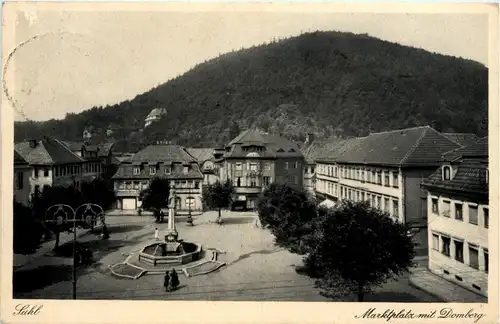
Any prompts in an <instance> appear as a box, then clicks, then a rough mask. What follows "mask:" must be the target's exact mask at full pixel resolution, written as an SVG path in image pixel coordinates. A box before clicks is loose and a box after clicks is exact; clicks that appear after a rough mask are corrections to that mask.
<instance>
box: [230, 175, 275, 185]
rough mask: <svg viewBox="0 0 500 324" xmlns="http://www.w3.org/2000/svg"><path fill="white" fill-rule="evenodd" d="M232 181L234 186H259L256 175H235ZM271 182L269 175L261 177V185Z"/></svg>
mask: <svg viewBox="0 0 500 324" xmlns="http://www.w3.org/2000/svg"><path fill="white" fill-rule="evenodd" d="M235 180H236V181H235V182H234V185H235V187H259V186H260V184H259V178H258V177H257V176H247V177H236V179H235ZM270 184H271V177H268V176H265V177H262V185H263V186H268V185H270Z"/></svg>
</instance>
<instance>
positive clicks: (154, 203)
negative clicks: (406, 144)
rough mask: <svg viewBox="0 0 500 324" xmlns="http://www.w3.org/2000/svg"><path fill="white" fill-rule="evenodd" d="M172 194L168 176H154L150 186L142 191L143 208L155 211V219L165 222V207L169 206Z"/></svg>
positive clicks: (158, 221)
mask: <svg viewBox="0 0 500 324" xmlns="http://www.w3.org/2000/svg"><path fill="white" fill-rule="evenodd" d="M169 196H170V181H169V180H168V179H166V178H154V179H153V180H151V183H150V185H149V187H148V188H146V189H144V190H143V191H142V192H141V193H140V197H141V200H142V206H141V208H143V209H145V210H151V211H153V215H154V217H155V221H156V222H157V223H161V222H163V213H161V210H162V209H163V208H168V198H169Z"/></svg>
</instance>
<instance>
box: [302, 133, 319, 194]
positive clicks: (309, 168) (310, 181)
mask: <svg viewBox="0 0 500 324" xmlns="http://www.w3.org/2000/svg"><path fill="white" fill-rule="evenodd" d="M301 151H302V154H303V155H304V160H305V167H304V175H303V184H304V190H305V191H306V193H307V194H308V195H309V196H310V197H311V198H313V199H315V198H316V158H317V157H318V154H319V152H320V143H319V142H318V141H316V140H315V138H314V134H307V138H306V141H305V143H304V144H303V146H302V147H301Z"/></svg>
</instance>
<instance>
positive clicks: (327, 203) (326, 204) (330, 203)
mask: <svg viewBox="0 0 500 324" xmlns="http://www.w3.org/2000/svg"><path fill="white" fill-rule="evenodd" d="M319 205H320V206H324V207H335V205H336V203H335V202H334V201H331V200H329V199H325V200H323V201H322V202H321V203H320V204H319Z"/></svg>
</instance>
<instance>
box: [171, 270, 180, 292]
mask: <svg viewBox="0 0 500 324" xmlns="http://www.w3.org/2000/svg"><path fill="white" fill-rule="evenodd" d="M170 283H171V287H172V290H175V289H177V287H178V286H179V276H178V275H177V272H176V271H175V269H172V271H171V272H170Z"/></svg>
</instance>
